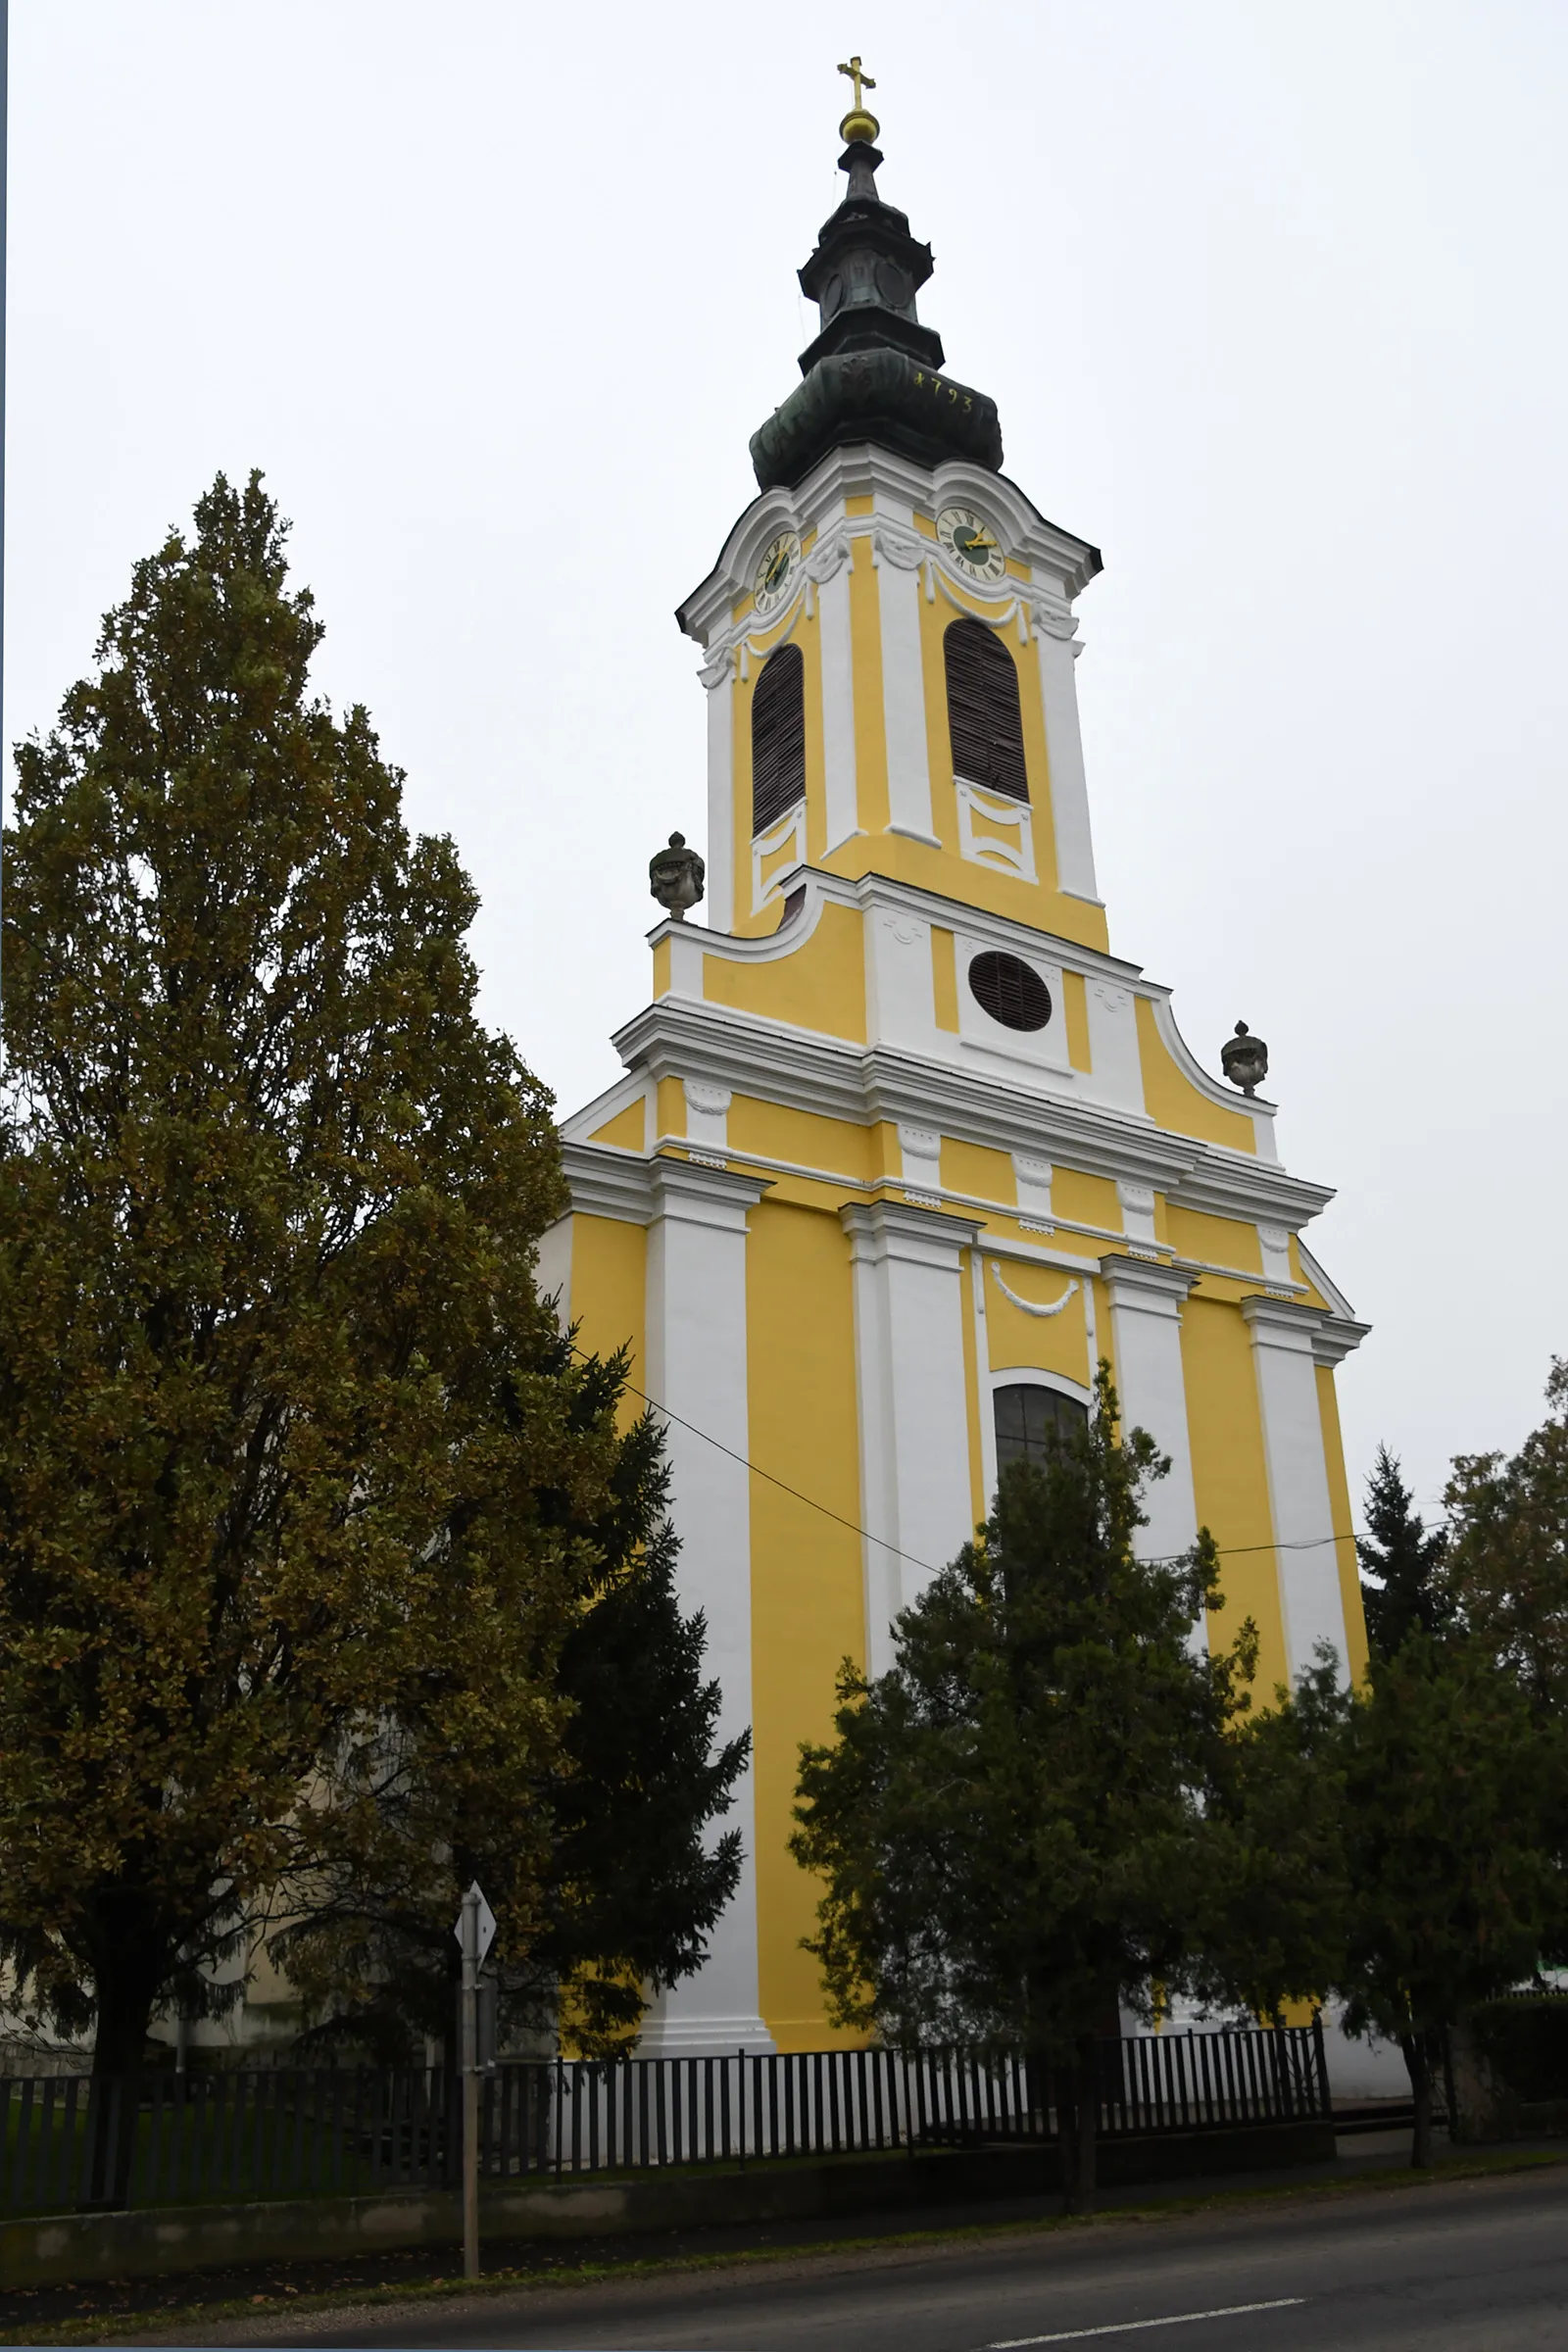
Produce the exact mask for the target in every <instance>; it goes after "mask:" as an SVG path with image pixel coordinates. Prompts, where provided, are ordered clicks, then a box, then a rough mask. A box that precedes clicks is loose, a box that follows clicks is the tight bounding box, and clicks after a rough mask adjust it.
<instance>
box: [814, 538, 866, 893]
mask: <svg viewBox="0 0 1568 2352" xmlns="http://www.w3.org/2000/svg"><path fill="white" fill-rule="evenodd" d="M813 553H814V550H813ZM819 605H820V613H821V618H820V623H819V630H820V641H821V653H822V774H823V797H824V802H825V814H826V825H827V832H826V837H825V846H826V848H827V849H828V850H829V851H832V850H836V849H837V848H838V847H839V844H840V843H841V842H845V841H848V840H849V838H850V836H851V834H852V833H854V832H855V830H856V829H857V827H858V823H859V813H858V811H859V802H858V792H857V785H856V771H855V662H854V654H853V650H852V646H851V640H850V581H849V574H848V572H847V571H844V570H841V569H835V570H834V571H833V572H832V573H830V574H829V575H828V576H827V577H826V578H824V579H823V581H822V584H821V590H820V597H819Z"/></svg>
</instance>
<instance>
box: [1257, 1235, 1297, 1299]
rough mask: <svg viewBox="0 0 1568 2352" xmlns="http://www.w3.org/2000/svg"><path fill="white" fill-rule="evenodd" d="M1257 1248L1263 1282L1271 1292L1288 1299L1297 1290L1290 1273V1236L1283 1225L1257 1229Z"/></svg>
mask: <svg viewBox="0 0 1568 2352" xmlns="http://www.w3.org/2000/svg"><path fill="white" fill-rule="evenodd" d="M1257 1246H1258V1250H1259V1251H1260V1253H1261V1256H1262V1262H1263V1281H1264V1283H1265V1285H1266V1286H1267V1288H1268V1289H1269V1290H1271V1291H1277V1292H1279V1293H1280V1294H1281V1295H1282V1296H1283V1297H1286V1298H1289V1297H1291V1296H1292V1294H1293V1293H1294V1292H1295V1291H1297V1290H1298V1289H1299V1284H1298V1282H1297V1280H1296V1276H1295V1275H1294V1274H1293V1273H1292V1271H1291V1236H1290V1230H1289V1228H1288V1227H1287V1226H1284V1225H1269V1224H1263V1225H1259V1226H1258V1227H1257Z"/></svg>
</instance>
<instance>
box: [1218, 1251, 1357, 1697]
mask: <svg viewBox="0 0 1568 2352" xmlns="http://www.w3.org/2000/svg"><path fill="white" fill-rule="evenodd" d="M1242 1313H1243V1314H1244V1315H1245V1316H1246V1318H1247V1326H1248V1330H1249V1333H1250V1337H1251V1342H1252V1362H1253V1365H1254V1366H1255V1368H1256V1372H1257V1395H1258V1402H1259V1404H1260V1406H1261V1407H1262V1417H1263V1458H1264V1461H1265V1463H1266V1465H1267V1468H1268V1497H1269V1509H1270V1511H1271V1513H1272V1516H1273V1520H1274V1542H1275V1544H1277V1545H1278V1547H1279V1548H1278V1551H1277V1554H1276V1557H1277V1559H1278V1561H1279V1579H1280V1610H1281V1614H1282V1615H1283V1618H1284V1621H1285V1654H1286V1656H1287V1658H1288V1659H1289V1661H1290V1668H1291V1675H1292V1679H1293V1680H1294V1679H1295V1677H1296V1676H1298V1675H1299V1674H1304V1673H1305V1672H1306V1671H1307V1669H1308V1668H1309V1667H1310V1666H1312V1665H1313V1664H1314V1663H1315V1662H1316V1661H1315V1656H1314V1652H1315V1650H1316V1647H1317V1644H1318V1643H1319V1642H1329V1643H1331V1644H1332V1646H1333V1649H1334V1652H1335V1655H1336V1656H1337V1658H1338V1659H1339V1672H1340V1680H1341V1682H1342V1683H1344V1682H1345V1681H1347V1680H1348V1664H1347V1660H1348V1642H1347V1639H1346V1632H1345V1604H1344V1601H1343V1600H1342V1598H1341V1595H1340V1566H1339V1547H1338V1545H1337V1544H1336V1543H1335V1541H1334V1509H1333V1504H1332V1502H1331V1500H1330V1496H1329V1473H1328V1462H1327V1460H1326V1458H1325V1455H1324V1451H1323V1416H1322V1414H1321V1412H1320V1411H1319V1409H1318V1400H1317V1353H1316V1346H1315V1343H1316V1341H1317V1338H1318V1335H1319V1333H1320V1331H1321V1329H1322V1326H1323V1325H1324V1323H1325V1321H1327V1320H1330V1318H1326V1317H1324V1316H1323V1315H1322V1314H1321V1313H1320V1312H1319V1311H1318V1310H1317V1309H1316V1308H1315V1307H1310V1306H1300V1305H1298V1304H1295V1303H1294V1302H1292V1301H1290V1300H1287V1299H1258V1298H1252V1299H1243V1300H1242ZM1351 1328H1352V1329H1354V1328H1355V1327H1354V1326H1352V1327H1351Z"/></svg>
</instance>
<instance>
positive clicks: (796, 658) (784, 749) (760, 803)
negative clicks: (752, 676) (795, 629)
mask: <svg viewBox="0 0 1568 2352" xmlns="http://www.w3.org/2000/svg"><path fill="white" fill-rule="evenodd" d="M805 798H806V668H805V664H804V663H803V662H802V660H801V649H800V647H799V646H798V645H781V646H780V647H779V648H778V651H777V652H776V653H772V654H769V655H768V657H767V660H766V661H765V662H763V664H762V671H761V675H760V677H759V679H758V681H757V692H756V693H755V694H754V695H753V697H752V832H753V834H754V835H755V834H758V833H765V832H766V831H767V828H768V826H769V825H772V824H776V823H777V821H778V819H779V818H780V817H781V816H782V815H783V814H784V811H785V809H793V808H794V806H795V804H796V802H797V801H803V800H804V799H805Z"/></svg>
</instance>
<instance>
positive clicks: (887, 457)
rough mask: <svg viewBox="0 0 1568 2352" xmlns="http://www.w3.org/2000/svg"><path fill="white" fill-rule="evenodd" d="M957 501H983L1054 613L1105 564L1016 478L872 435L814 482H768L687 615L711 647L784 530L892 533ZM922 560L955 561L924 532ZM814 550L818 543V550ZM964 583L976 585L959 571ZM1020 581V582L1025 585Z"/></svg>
mask: <svg viewBox="0 0 1568 2352" xmlns="http://www.w3.org/2000/svg"><path fill="white" fill-rule="evenodd" d="M867 493H869V494H870V496H871V498H872V514H871V515H869V516H863V517H862V516H859V515H855V516H850V517H848V518H847V517H846V515H845V502H846V500H847V499H849V498H853V497H863V496H865V495H866V494H867ZM955 501H957V502H959V503H961V504H964V505H978V506H979V507H980V508H981V509H982V511H983V512H985V513H986V514H988V515H992V516H993V518H994V519H995V521H996V523H997V526H998V528H999V529H1000V530H1001V531H1002V533H1003V536H1004V538H1005V542H1006V545H1007V550H1008V553H1009V554H1010V555H1013V556H1015V557H1016V558H1018V559H1019V560H1020V561H1021V562H1023V563H1025V564H1028V566H1029V569H1030V573H1031V578H1030V580H1029V582H1028V583H1027V584H1026V587H1025V593H1026V594H1027V595H1028V596H1029V597H1030V600H1031V602H1039V603H1042V604H1045V605H1046V606H1047V607H1048V609H1051V610H1053V611H1055V610H1059V609H1063V608H1065V607H1066V606H1067V605H1068V604H1070V602H1071V600H1072V599H1073V598H1074V597H1075V596H1077V595H1078V594H1079V593H1080V591H1081V590H1082V589H1083V588H1085V587H1086V586H1087V585H1088V583H1089V581H1090V580H1092V579H1093V578H1094V577H1095V574H1096V573H1097V572H1098V571H1099V570H1100V568H1101V561H1100V553H1099V550H1098V549H1097V548H1094V547H1091V546H1090V545H1089V543H1088V541H1087V540H1083V539H1078V538H1075V537H1074V536H1073V534H1072V533H1071V532H1070V531H1064V530H1062V529H1061V528H1060V526H1059V525H1058V524H1056V523H1054V522H1052V521H1050V520H1049V519H1048V518H1047V516H1045V515H1042V514H1041V512H1040V510H1039V508H1038V507H1036V506H1035V505H1034V504H1033V503H1032V501H1031V500H1030V499H1029V498H1027V497H1026V496H1025V494H1024V492H1023V491H1022V490H1020V489H1019V487H1018V485H1017V483H1016V482H1014V481H1011V480H1010V479H1009V478H1008V477H1007V476H1006V475H1005V474H995V473H992V472H990V471H989V470H988V469H987V468H985V467H984V466H974V465H971V464H970V463H969V462H968V461H967V460H966V459H962V458H954V459H950V460H948V461H947V462H946V463H944V464H943V465H941V466H937V467H936V468H935V469H934V470H929V469H927V468H926V467H925V466H919V465H916V464H914V463H913V462H912V461H911V460H909V459H907V458H902V457H900V456H899V455H898V454H897V453H896V452H895V451H892V450H888V449H882V448H879V447H878V446H877V445H876V444H874V443H870V442H853V443H849V444H847V445H845V446H844V447H842V448H838V449H833V450H830V451H828V452H826V453H825V455H824V456H823V457H822V458H821V459H820V460H819V461H818V463H817V464H816V465H815V466H813V467H812V468H811V471H810V472H809V474H808V475H807V476H806V478H805V480H804V481H802V482H799V483H797V484H796V485H794V487H793V488H791V489H788V490H786V489H784V488H783V487H777V488H774V489H772V490H765V491H763V492H762V494H761V496H760V498H757V499H755V500H754V501H753V502H752V504H751V506H749V507H748V508H747V509H746V511H745V513H744V514H743V515H741V516H740V517H739V519H738V520H737V521H736V522H735V524H734V525H733V527H732V528H731V530H730V533H729V535H728V537H727V539H726V540H725V542H724V546H723V548H722V550H721V552H720V554H719V558H718V561H717V563H716V564H715V565H714V567H713V569H712V570H711V572H710V573H709V575H708V577H707V578H706V579H705V580H704V581H703V582H702V583H701V585H700V586H699V587H697V588H696V589H694V590H693V592H692V594H691V595H690V596H688V597H687V598H686V599H685V601H684V603H683V604H682V606H681V608H680V612H679V615H678V618H679V621H680V625H681V627H682V628H683V629H684V630H685V632H686V634H687V635H688V636H690V637H694V638H695V639H696V640H697V641H698V643H699V644H702V645H711V643H712V642H713V640H714V638H715V636H716V635H717V633H718V631H719V630H720V629H722V628H725V627H727V626H728V625H729V622H730V616H731V613H733V611H734V608H735V606H736V605H737V604H740V603H741V602H743V601H744V599H745V598H747V597H748V596H749V595H750V594H751V590H752V582H753V579H754V577H755V574H756V570H757V564H758V561H759V559H760V556H761V553H762V550H763V549H764V548H765V547H766V546H767V545H768V544H769V542H770V541H771V540H772V539H773V538H774V537H775V536H776V535H777V533H778V532H779V531H781V530H785V529H790V530H795V531H798V532H799V533H800V534H801V536H802V538H803V539H804V538H805V537H807V536H808V535H809V533H810V531H811V530H812V529H815V530H816V531H817V532H818V533H819V534H822V533H824V532H828V531H833V530H842V529H844V528H845V527H846V523H847V525H848V528H849V529H851V530H853V531H854V532H855V533H856V535H858V536H866V535H869V534H870V533H871V532H872V531H875V530H877V529H878V527H879V526H880V527H881V528H883V529H887V526H888V525H890V524H891V525H893V526H894V528H893V529H888V530H887V535H888V537H889V538H890V539H892V538H893V537H894V536H895V535H896V532H897V526H898V525H900V524H903V523H906V522H907V521H908V519H909V518H910V517H912V515H914V514H916V513H918V514H920V515H927V516H930V517H935V515H937V514H938V513H939V512H940V510H941V509H942V508H943V507H944V506H948V505H951V504H953V503H954V502H955ZM918 536H919V539H920V542H921V561H922V562H926V561H929V562H931V563H933V564H941V566H942V567H943V569H944V570H945V571H946V570H948V569H949V568H950V564H949V559H948V557H947V554H946V551H945V550H944V549H943V548H942V547H941V545H940V543H939V542H938V541H937V540H936V539H935V538H932V539H929V540H928V539H926V537H925V535H924V533H923V532H922V533H919V534H918ZM812 552H814V550H813V551H812ZM953 576H954V579H955V583H956V584H967V583H965V582H964V581H963V575H962V574H961V573H960V572H958V571H957V570H956V569H954V571H953ZM1015 585H1020V584H1019V583H1015Z"/></svg>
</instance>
